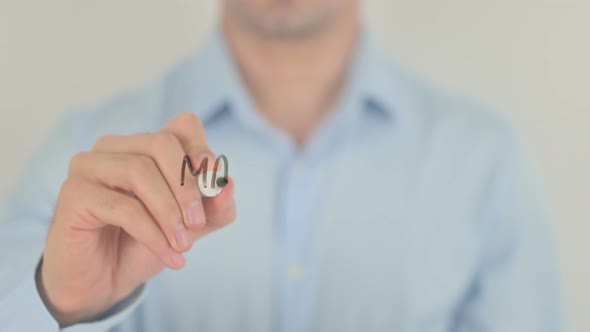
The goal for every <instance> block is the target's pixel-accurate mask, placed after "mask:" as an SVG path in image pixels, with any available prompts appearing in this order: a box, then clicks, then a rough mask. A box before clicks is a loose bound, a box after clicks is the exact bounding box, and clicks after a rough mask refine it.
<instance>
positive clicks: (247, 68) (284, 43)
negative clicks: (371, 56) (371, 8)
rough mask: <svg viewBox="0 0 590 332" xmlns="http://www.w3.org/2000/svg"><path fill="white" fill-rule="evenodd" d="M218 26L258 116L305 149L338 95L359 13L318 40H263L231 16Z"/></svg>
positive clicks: (337, 23) (349, 13)
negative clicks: (262, 116)
mask: <svg viewBox="0 0 590 332" xmlns="http://www.w3.org/2000/svg"><path fill="white" fill-rule="evenodd" d="M222 22H223V23H222V26H223V30H224V33H225V35H226V38H227V40H228V44H229V47H230V49H231V51H232V54H233V56H234V59H235V61H236V63H237V65H238V68H239V70H240V75H241V77H242V80H243V82H244V83H245V85H246V88H247V90H248V92H249V94H250V95H251V96H252V98H253V100H254V102H255V103H256V106H257V108H258V111H259V112H261V113H263V115H264V116H265V117H266V118H267V119H268V120H269V121H270V122H271V123H272V124H273V125H274V126H275V127H277V128H279V129H281V130H283V131H285V132H287V133H288V134H289V135H290V136H291V137H292V138H293V139H294V140H295V141H296V142H297V143H298V144H299V145H303V144H304V143H305V141H306V140H307V138H308V137H309V136H310V134H311V133H312V132H313V130H314V129H315V128H316V127H317V126H318V124H319V123H320V122H321V120H322V119H323V118H324V116H325V115H326V114H327V113H329V112H330V111H331V110H332V109H333V108H334V105H335V104H336V102H337V100H338V98H339V96H340V92H341V90H342V88H343V85H344V81H345V76H346V74H347V73H346V69H347V68H348V64H349V62H350V61H351V58H352V53H353V52H354V47H355V46H356V42H357V38H358V30H359V25H360V24H359V18H358V13H357V11H354V8H352V9H351V10H349V11H347V13H344V14H343V15H342V17H339V18H338V19H336V20H335V22H333V24H331V25H330V26H328V27H326V28H325V29H323V30H322V31H321V32H319V33H318V34H316V35H313V36H308V37H306V38H301V39H289V40H283V39H272V38H265V37H261V36H259V35H256V34H255V33H253V32H251V31H248V29H244V28H243V27H241V26H240V25H239V23H238V22H235V20H232V19H231V18H230V17H224V18H223V20H222Z"/></svg>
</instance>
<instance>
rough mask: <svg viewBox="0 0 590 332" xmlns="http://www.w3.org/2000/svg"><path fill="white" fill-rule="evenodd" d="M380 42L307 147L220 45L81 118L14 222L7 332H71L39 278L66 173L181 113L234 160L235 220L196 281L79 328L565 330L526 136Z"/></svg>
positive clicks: (170, 279)
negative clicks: (115, 140) (113, 139)
mask: <svg viewBox="0 0 590 332" xmlns="http://www.w3.org/2000/svg"><path fill="white" fill-rule="evenodd" d="M369 39H370V38H368V37H367V36H366V35H364V36H363V38H362V39H361V41H360V43H359V46H358V49H357V52H356V56H355V58H354V61H353V64H352V65H351V68H350V70H349V77H348V80H347V81H348V84H347V85H346V88H345V92H344V93H343V95H342V97H341V100H340V102H339V104H338V106H337V107H336V110H335V111H334V112H332V113H331V114H332V115H331V116H329V117H328V118H327V119H326V120H325V121H324V122H323V123H322V125H321V126H320V128H319V129H318V130H317V131H316V132H315V134H314V135H313V136H312V138H311V139H310V141H309V144H307V145H306V147H305V148H304V149H302V150H300V149H298V148H297V147H296V144H295V143H294V142H293V140H292V139H290V137H288V136H287V135H286V134H285V133H283V132H281V131H279V130H277V129H276V128H273V127H272V126H271V124H270V123H269V122H268V121H267V120H266V119H265V118H264V117H263V116H262V115H261V113H259V112H257V111H256V109H255V106H254V104H253V102H252V100H251V99H250V97H249V96H248V95H247V93H246V92H245V90H244V87H243V86H242V84H241V81H240V79H239V77H238V74H237V71H236V68H235V67H234V63H233V62H232V58H231V55H230V54H229V53H228V50H227V49H226V45H225V41H224V39H223V37H222V34H221V33H219V32H217V33H215V34H214V35H213V36H212V38H211V39H210V40H209V42H208V43H207V44H206V45H205V46H204V48H203V49H202V50H201V51H200V52H199V53H198V54H197V55H196V56H194V57H191V58H190V59H188V60H187V61H185V62H183V63H181V64H180V65H179V66H177V67H176V68H175V69H174V70H172V71H171V72H169V73H168V74H166V75H165V76H164V77H163V78H161V79H159V80H157V81H155V82H153V83H151V84H149V85H147V86H145V87H143V88H141V89H138V90H135V91H131V92H128V93H125V94H123V95H121V96H119V97H117V98H114V99H112V100H110V101H109V102H107V103H105V104H103V105H100V106H98V107H96V108H93V109H90V110H86V111H84V112H76V113H72V114H69V115H67V116H66V117H65V119H64V120H63V121H62V122H61V124H60V125H59V128H58V129H57V130H56V131H55V132H54V133H53V134H52V135H51V137H50V138H49V139H48V140H47V141H46V142H45V144H44V146H43V148H42V149H40V150H39V152H38V153H37V154H36V156H35V157H34V159H33V160H32V161H31V162H30V163H29V164H28V166H27V167H26V170H25V172H24V173H23V176H22V178H21V180H20V181H19V182H18V184H17V186H16V187H15V188H14V190H13V191H12V192H11V195H10V198H9V200H8V202H7V205H6V206H5V208H4V209H3V214H2V217H1V229H0V330H2V331H57V330H58V325H57V323H56V321H55V320H54V319H53V318H52V316H51V315H50V314H49V313H48V311H47V310H46V308H45V306H44V305H43V302H42V301H41V300H40V298H39V295H38V293H37V291H36V288H35V281H34V273H35V268H36V266H37V264H38V261H39V257H40V255H41V252H42V250H43V247H44V240H45V236H46V232H47V229H48V225H49V223H50V220H51V218H52V214H53V208H54V204H55V203H54V202H55V200H56V197H57V195H58V192H59V190H60V187H61V184H62V182H63V180H64V179H65V176H66V173H67V169H68V163H69V160H70V158H71V157H72V156H73V155H74V154H75V153H76V152H78V151H81V150H89V149H90V148H91V146H92V145H93V143H94V141H95V140H96V139H97V138H98V137H100V136H102V135H105V134H109V133H115V134H134V133H139V132H146V131H156V130H158V129H159V128H160V127H161V126H162V125H163V124H164V123H166V122H167V121H169V120H170V119H171V118H173V117H174V116H175V115H177V114H179V113H181V112H193V113H195V114H197V115H198V116H199V117H200V118H201V119H202V120H203V122H204V123H205V126H206V129H207V136H208V140H209V142H210V144H211V147H212V149H213V151H215V152H216V153H223V154H226V155H227V156H228V157H229V160H230V175H231V176H232V177H233V178H234V179H235V183H236V187H235V188H236V190H235V197H236V202H237V207H238V218H237V220H236V222H235V223H233V224H232V225H230V226H228V227H227V228H224V229H223V230H220V231H218V232H216V233H214V234H211V235H210V236H207V237H205V238H203V239H202V240H200V241H199V242H197V243H196V245H195V246H194V247H193V249H192V250H191V251H190V252H189V253H188V254H187V255H186V257H187V265H186V267H185V268H184V269H183V270H181V271H172V270H165V271H164V272H162V273H161V274H159V275H158V276H157V277H155V278H154V279H152V280H150V281H149V282H148V283H147V284H146V285H145V287H141V288H139V289H138V291H136V293H134V294H133V295H132V296H130V297H129V298H128V299H127V300H126V301H124V302H123V303H120V304H119V305H117V306H116V307H114V308H112V309H111V310H109V311H108V312H106V313H105V314H104V315H103V316H102V317H100V318H99V319H97V320H96V321H93V322H88V323H84V324H77V325H74V326H71V327H69V328H67V329H64V330H65V331H69V332H72V331H106V330H109V329H112V330H114V331H147V332H150V331H208V332H217V331H256V332H264V331H284V332H291V331H302V332H303V331H339V332H345V331H408V332H443V331H444V332H450V331H452V332H461V331H476V332H477V331H482V332H483V331H486V332H506V331H515V332H556V331H562V330H564V318H563V317H564V312H563V308H562V299H561V291H560V285H559V277H558V275H559V273H557V271H556V263H555V257H554V253H553V250H552V248H551V243H550V242H551V241H550V236H549V232H548V225H547V218H546V213H545V211H544V205H543V203H542V202H541V201H540V200H539V199H538V192H539V191H538V189H537V188H536V187H535V186H534V185H535V184H534V181H532V180H531V176H530V169H529V166H527V165H526V158H523V150H522V144H521V143H520V140H519V139H518V137H517V135H516V134H515V133H514V130H513V129H511V127H510V126H508V125H507V124H506V123H505V121H503V120H502V119H500V118H499V117H498V116H496V115H494V113H492V112H489V111H488V110H486V109H482V107H480V106H478V105H477V104H476V103H473V102H471V101H469V100H466V99H463V98H461V97H459V96H456V95H454V94H452V93H449V92H445V91H442V90H439V89H437V88H434V87H432V86H430V85H429V84H428V83H425V82H423V81H421V80H420V79H418V78H416V77H414V76H413V75H411V74H409V73H407V72H405V71H404V70H402V69H400V68H398V67H397V66H396V65H394V64H392V63H390V62H388V61H387V60H386V59H385V58H384V57H383V56H382V55H381V53H380V52H379V50H378V49H376V47H375V46H374V45H373V44H372V43H371V41H370V40H369ZM23 130H26V128H24V129H23ZM180 162H181V161H180V160H179V170H180Z"/></svg>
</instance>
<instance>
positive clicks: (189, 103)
mask: <svg viewBox="0 0 590 332" xmlns="http://www.w3.org/2000/svg"><path fill="white" fill-rule="evenodd" d="M392 69H393V67H392V66H391V65H390V62H389V61H388V60H387V59H386V57H385V56H384V55H383V54H382V53H381V50H380V49H379V48H378V47H377V46H376V45H375V43H374V41H373V38H372V37H371V35H370V34H369V33H368V32H366V31H364V30H363V31H362V32H361V37H360V39H359V43H358V46H357V50H356V54H355V56H354V58H353V61H352V64H351V67H350V71H349V74H348V78H347V84H346V88H345V91H344V94H343V98H352V99H353V100H347V101H341V102H343V103H344V104H348V105H349V106H351V107H348V109H345V110H341V111H343V112H355V113H359V112H360V113H363V114H362V115H366V113H371V112H378V113H381V114H382V115H385V116H386V117H388V118H394V117H396V116H397V114H396V113H397V111H398V110H399V106H400V105H399V99H400V97H401V96H400V95H399V94H396V84H395V80H394V79H393V76H395V73H394V72H393V70H392ZM167 83H168V84H167V85H168V87H169V89H170V90H169V91H168V102H169V103H168V104H167V109H168V111H169V112H172V113H173V115H175V114H178V113H181V112H186V111H188V112H192V113H194V114H196V115H198V116H199V117H200V118H201V119H202V121H203V122H204V123H207V122H208V121H210V120H212V119H214V118H216V117H217V116H219V115H220V114H221V113H223V112H228V111H229V112H236V113H238V114H236V115H238V116H243V117H247V115H246V114H245V113H244V112H246V113H248V110H246V109H247V108H249V107H251V106H252V103H251V101H250V99H249V96H248V95H247V92H246V91H245V89H244V86H243V84H242V80H241V78H240V75H239V71H238V69H237V66H236V64H235V63H234V61H233V59H232V57H231V53H230V51H229V49H228V46H227V44H226V40H225V38H224V36H223V32H222V31H221V29H216V30H215V31H214V32H213V33H212V34H211V35H210V36H209V38H208V39H207V41H206V42H205V44H204V45H203V47H202V48H201V50H200V51H199V52H198V53H197V54H196V55H195V56H192V57H191V58H189V59H188V60H187V61H185V62H183V63H182V64H181V65H180V66H178V67H176V68H175V70H173V71H172V72H171V74H170V75H169V76H168V78H167ZM357 101H358V102H359V103H358V104H357V103H356V102H357ZM345 108H347V107H345ZM250 111H251V110H250ZM339 111H340V110H339ZM254 113H255V112H254ZM359 115H361V114H355V116H359Z"/></svg>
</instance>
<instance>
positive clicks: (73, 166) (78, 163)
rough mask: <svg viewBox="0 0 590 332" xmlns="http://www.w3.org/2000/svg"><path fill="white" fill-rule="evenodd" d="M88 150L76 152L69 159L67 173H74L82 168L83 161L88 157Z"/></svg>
mask: <svg viewBox="0 0 590 332" xmlns="http://www.w3.org/2000/svg"><path fill="white" fill-rule="evenodd" d="M88 155H89V152H78V153H76V154H75V155H74V156H73V157H72V159H71V160H70V165H69V168H68V174H69V175H72V174H76V173H78V172H79V171H80V169H82V165H83V164H84V161H85V160H86V159H87V158H88Z"/></svg>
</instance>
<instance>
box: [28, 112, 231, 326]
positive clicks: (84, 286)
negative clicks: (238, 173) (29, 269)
mask: <svg viewBox="0 0 590 332" xmlns="http://www.w3.org/2000/svg"><path fill="white" fill-rule="evenodd" d="M185 155H189V156H190V158H191V160H192V161H193V165H194V166H196V167H198V165H200V163H201V161H202V160H203V158H205V157H208V158H209V160H215V156H214V155H213V153H212V152H211V151H210V150H209V148H208V146H207V141H206V137H205V130H204V128H203V125H202V123H201V122H200V120H199V119H198V118H197V117H196V116H194V115H191V114H188V113H185V114H181V115H178V116H177V117H176V118H174V119H173V120H172V121H171V122H170V123H168V124H167V125H166V126H164V128H162V130H161V131H160V132H158V133H154V134H138V135H133V136H105V137H103V138H101V139H99V140H98V142H96V145H95V146H94V148H93V150H92V151H91V152H84V153H79V154H78V155H76V156H75V157H74V158H73V159H72V161H71V163H70V169H69V173H68V177H67V180H66V181H65V182H64V184H63V187H62V188H61V191H60V194H59V198H58V201H57V207H56V209H55V214H54V217H53V222H52V224H51V226H50V229H49V233H48V236H47V243H46V246H45V251H44V254H43V262H42V265H41V269H40V273H41V275H40V278H39V280H40V284H39V285H38V288H39V289H40V292H41V294H42V296H43V297H44V300H45V303H46V305H47V306H48V308H49V310H50V311H51V312H52V314H53V315H54V317H55V318H56V319H57V320H58V322H59V323H60V325H61V326H67V325H71V324H74V323H76V322H80V321H83V320H88V319H92V318H93V317H96V316H97V315H99V314H101V313H103V312H104V311H105V310H107V309H108V308H110V307H111V306H113V305H114V304H116V303H117V302H119V301H121V300H122V299H124V298H125V297H127V296H128V295H129V294H131V293H132V292H133V291H134V290H135V289H136V288H137V287H138V286H140V285H141V284H142V283H144V282H145V281H147V280H148V279H150V278H151V277H153V276H154V275H156V274H157V273H159V272H160V271H162V270H163V269H164V268H165V267H168V268H171V269H181V268H182V267H183V266H184V265H185V263H186V261H185V258H184V256H183V255H182V253H184V252H186V251H188V250H189V249H190V248H191V247H192V244H193V242H194V241H195V240H197V239H199V238H200V237H202V236H204V235H206V234H208V233H210V232H211V231H214V230H216V229H219V228H221V227H223V226H225V225H227V224H229V223H231V222H232V221H233V220H234V219H235V216H236V208H235V202H234V199H233V190H234V187H233V181H232V180H231V179H230V181H229V184H228V185H227V186H226V187H225V188H224V190H223V192H222V194H221V195H219V196H217V197H216V198H213V199H201V196H200V193H199V190H198V188H197V183H196V179H195V178H194V177H192V176H189V177H187V178H186V180H185V184H184V186H181V185H180V170H181V165H182V160H183V157H184V156H185Z"/></svg>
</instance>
